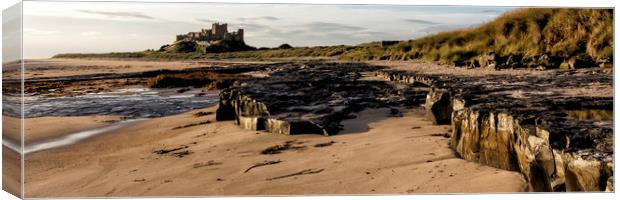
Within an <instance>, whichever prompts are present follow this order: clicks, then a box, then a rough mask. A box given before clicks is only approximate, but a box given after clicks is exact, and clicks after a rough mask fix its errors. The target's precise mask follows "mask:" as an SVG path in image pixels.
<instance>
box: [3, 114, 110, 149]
mask: <svg viewBox="0 0 620 200" xmlns="http://www.w3.org/2000/svg"><path fill="white" fill-rule="evenodd" d="M2 120H3V121H5V122H7V123H11V124H14V125H10V126H6V127H7V128H8V129H7V132H10V133H19V131H18V130H12V129H17V128H19V126H17V125H18V123H19V122H18V121H17V120H19V119H18V118H14V117H8V116H2ZM120 120H121V117H120V116H107V115H92V116H79V117H78V116H76V117H35V118H26V119H25V120H24V142H25V143H28V142H34V141H40V140H45V139H50V138H56V137H60V136H64V135H67V134H70V133H76V132H79V131H83V130H89V129H95V128H101V127H104V126H107V125H109V124H111V123H114V122H118V121H120ZM3 127H4V126H3ZM9 137H10V139H12V140H14V141H19V135H17V136H9Z"/></svg>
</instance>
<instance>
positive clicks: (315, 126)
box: [217, 63, 426, 135]
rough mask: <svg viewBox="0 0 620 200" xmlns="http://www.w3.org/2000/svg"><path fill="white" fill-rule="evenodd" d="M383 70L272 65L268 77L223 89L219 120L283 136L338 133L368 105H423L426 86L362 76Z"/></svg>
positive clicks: (331, 65) (353, 66)
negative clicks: (401, 85) (415, 87)
mask: <svg viewBox="0 0 620 200" xmlns="http://www.w3.org/2000/svg"><path fill="white" fill-rule="evenodd" d="M378 69H380V67H377V66H370V65H365V64H343V63H289V64H284V65H280V66H278V67H272V68H267V69H266V70H265V71H266V72H267V73H268V76H267V77H265V78H259V79H253V80H244V81H239V82H238V83H237V84H236V85H234V86H232V87H230V88H229V89H226V90H224V91H222V92H221V94H220V104H219V108H218V111H217V119H218V120H236V123H237V124H238V125H239V126H240V127H242V128H245V129H250V130H266V131H268V132H272V133H280V134H288V135H290V134H304V133H311V134H323V135H333V134H336V133H338V132H339V131H340V130H341V125H340V122H341V121H342V120H343V119H347V118H352V117H354V116H353V115H352V113H354V112H358V111H361V110H363V109H365V108H376V107H388V106H401V105H419V104H421V103H422V102H424V97H425V96H426V91H425V90H420V91H417V90H413V89H408V88H399V87H395V86H394V85H392V84H390V83H388V82H386V81H375V80H360V77H361V73H370V72H373V71H376V70H378Z"/></svg>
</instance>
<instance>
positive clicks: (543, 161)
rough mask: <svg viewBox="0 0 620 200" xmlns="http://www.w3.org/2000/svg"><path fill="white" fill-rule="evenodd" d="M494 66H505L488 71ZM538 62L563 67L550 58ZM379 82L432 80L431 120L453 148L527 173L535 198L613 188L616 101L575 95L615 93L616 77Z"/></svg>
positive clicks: (400, 76)
mask: <svg viewBox="0 0 620 200" xmlns="http://www.w3.org/2000/svg"><path fill="white" fill-rule="evenodd" d="M528 59H531V58H528ZM492 60H497V58H493V59H491V58H488V59H487V63H490V61H492ZM509 60H510V59H509ZM537 60H538V61H537V62H539V63H547V64H549V65H553V64H551V63H553V62H555V61H553V58H548V57H545V56H540V57H538V58H537ZM542 61H544V62H542ZM549 65H546V66H545V65H541V66H543V67H547V66H549ZM377 75H378V76H380V77H383V78H385V79H387V80H393V81H401V82H408V83H413V82H416V81H413V80H424V79H431V80H427V81H425V82H426V83H430V85H431V90H430V92H429V93H428V96H427V98H426V104H425V108H426V110H427V113H426V114H427V118H428V119H430V120H431V121H433V122H435V123H439V124H441V123H445V120H446V119H447V120H448V121H449V123H451V125H452V133H451V142H450V143H451V145H452V147H453V148H454V149H455V151H456V152H457V153H458V154H459V155H460V156H461V157H463V158H464V159H467V160H472V161H476V162H479V163H483V164H485V165H490V166H493V167H498V168H502V169H506V170H513V171H520V172H521V173H522V174H523V175H524V176H525V177H526V179H527V180H528V181H529V183H530V188H531V190H532V191H605V190H611V189H609V188H613V185H610V184H608V182H610V181H608V180H610V179H613V167H611V166H613V161H612V157H613V126H612V125H611V120H612V119H613V112H612V111H611V110H612V108H613V97H611V94H608V97H605V96H604V95H603V96H602V97H597V96H596V95H593V96H588V95H587V94H586V95H571V91H573V90H577V89H578V88H581V87H586V86H588V85H590V84H592V83H597V84H605V85H608V86H609V87H611V85H612V83H613V78H612V76H611V75H610V74H607V73H604V72H602V71H600V70H597V69H592V70H582V71H556V72H553V73H550V74H548V75H545V76H535V75H523V76H509V75H487V76H481V77H470V76H456V75H453V76H450V75H443V76H442V75H425V74H422V73H417V72H403V71H382V72H380V73H377ZM547 90H548V91H550V92H546V91H547ZM557 91H565V92H564V93H562V92H557Z"/></svg>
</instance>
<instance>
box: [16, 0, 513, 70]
mask: <svg viewBox="0 0 620 200" xmlns="http://www.w3.org/2000/svg"><path fill="white" fill-rule="evenodd" d="M513 9H514V8H510V7H473V6H443V7H437V6H435V7H429V6H410V5H408V6H405V5H311V4H223V3H131V2H45V1H26V2H24V24H23V26H24V33H23V37H24V57H25V58H47V57H51V56H53V55H55V54H58V53H105V52H127V51H142V50H146V49H159V47H160V46H162V45H164V44H168V43H172V42H174V40H175V36H176V35H178V34H184V33H187V32H192V31H199V30H200V29H202V28H210V27H211V24H212V23H213V22H221V23H228V29H229V31H235V30H237V29H238V28H243V29H244V34H245V42H246V43H247V44H248V45H251V46H255V47H276V46H279V45H280V44H283V43H288V44H290V45H292V46H325V45H340V44H346V45H355V44H360V43H365V42H371V41H381V40H408V39H414V38H418V37H421V36H424V35H428V34H431V33H436V32H439V31H447V30H451V29H456V28H463V27H472V26H476V25H479V24H481V23H484V22H487V21H490V20H492V19H494V18H495V17H497V16H499V15H501V14H502V13H504V12H507V11H510V10H513Z"/></svg>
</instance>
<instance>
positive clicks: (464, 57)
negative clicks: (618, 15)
mask: <svg viewBox="0 0 620 200" xmlns="http://www.w3.org/2000/svg"><path fill="white" fill-rule="evenodd" d="M162 49H163V50H159V51H155V50H147V51H143V52H126V53H103V54H59V55H56V56H54V58H139V59H170V60H173V59H248V60H249V59H251V60H271V59H277V58H308V57H332V58H337V59H340V60H346V61H369V60H412V59H419V60H424V61H437V62H439V63H442V64H448V65H454V66H466V67H493V68H519V67H526V68H543V69H547V68H580V67H593V66H610V65H611V63H612V61H613V10H611V9H565V8H559V9H551V8H525V9H517V10H515V11H511V12H508V13H505V14H503V15H502V16H500V17H498V18H496V19H495V20H493V21H490V22H487V23H485V24H482V25H480V26H478V27H471V28H464V29H458V30H453V31H447V32H441V33H437V34H433V35H429V36H425V37H422V38H418V39H412V40H407V41H400V42H397V43H394V44H393V43H382V42H369V43H364V44H359V45H355V46H347V45H338V46H317V47H291V46H290V45H288V44H283V45H280V46H279V47H276V48H264V47H263V48H259V49H255V48H245V49H240V51H234V52H219V51H216V50H209V49H204V48H198V47H193V46H192V45H190V44H184V45H177V46H176V47H174V48H173V47H170V46H168V47H166V46H164V47H162Z"/></svg>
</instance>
